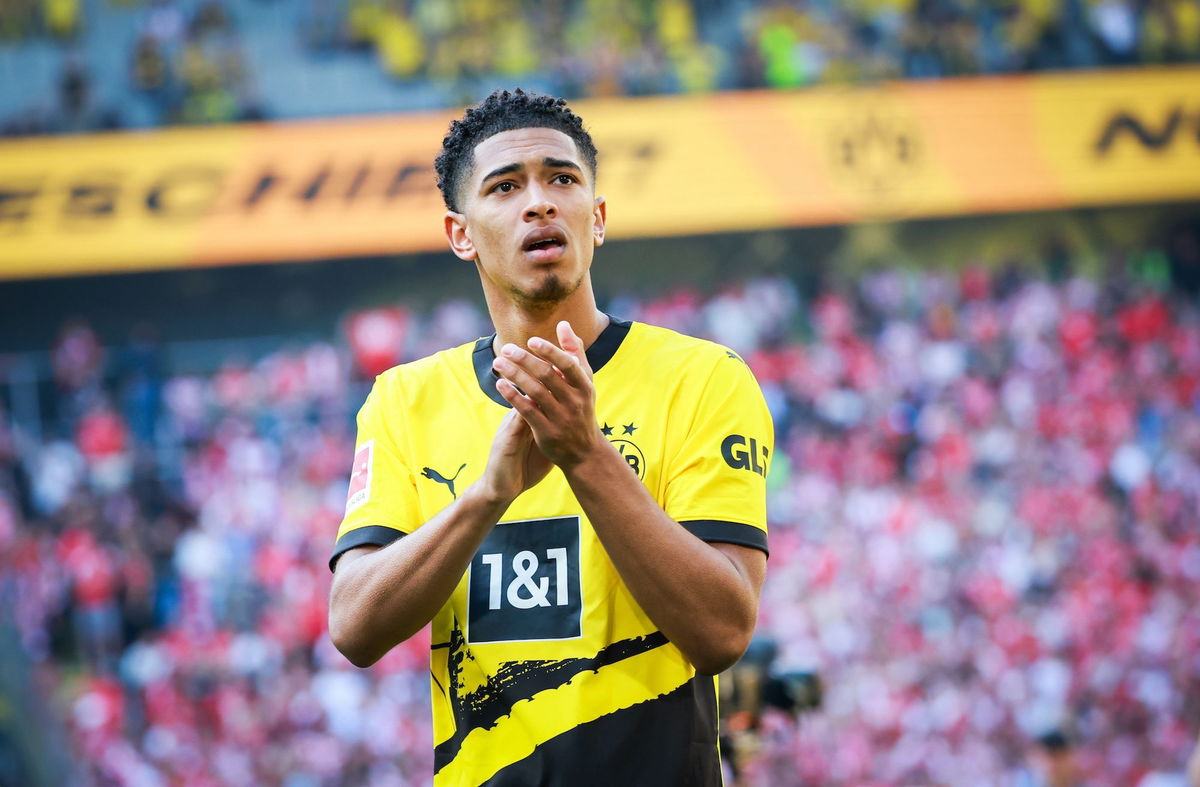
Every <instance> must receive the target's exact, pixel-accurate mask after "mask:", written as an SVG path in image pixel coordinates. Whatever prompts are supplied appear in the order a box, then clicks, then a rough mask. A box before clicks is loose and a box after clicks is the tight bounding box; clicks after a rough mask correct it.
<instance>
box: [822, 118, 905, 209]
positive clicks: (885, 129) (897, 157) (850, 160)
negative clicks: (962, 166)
mask: <svg viewBox="0 0 1200 787" xmlns="http://www.w3.org/2000/svg"><path fill="white" fill-rule="evenodd" d="M847 109H849V110H850V111H849V112H847V113H846V114H845V115H844V116H842V117H841V118H840V119H839V120H837V121H835V122H834V124H833V125H832V128H831V134H830V158H831V159H832V167H831V170H832V171H833V172H834V173H835V175H837V176H838V177H839V179H840V180H841V181H843V183H844V184H845V185H846V186H847V188H848V189H849V190H851V191H852V192H854V193H855V194H856V195H857V196H859V197H861V198H863V199H865V200H866V201H867V202H868V203H871V202H874V203H882V205H880V207H883V206H884V205H887V204H889V203H892V202H894V201H895V199H896V198H897V197H898V196H899V195H900V194H901V193H903V192H904V190H905V187H906V186H907V185H908V184H909V183H910V182H911V181H912V180H913V178H914V177H915V176H916V174H917V172H918V170H919V168H920V166H921V163H922V153H923V151H922V140H921V138H920V134H919V131H918V126H917V123H916V121H915V120H914V119H913V118H911V117H910V116H909V115H908V113H906V112H905V111H904V110H903V109H902V108H901V107H899V106H897V105H896V104H895V102H891V101H888V100H887V99H886V98H884V97H883V96H873V97H871V98H870V99H869V100H867V101H863V102H855V105H854V106H853V107H848V108H847Z"/></svg>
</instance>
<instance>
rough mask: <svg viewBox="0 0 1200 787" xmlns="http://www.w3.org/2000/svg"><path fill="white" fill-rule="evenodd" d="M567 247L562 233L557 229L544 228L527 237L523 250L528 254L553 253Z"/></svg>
mask: <svg viewBox="0 0 1200 787" xmlns="http://www.w3.org/2000/svg"><path fill="white" fill-rule="evenodd" d="M566 245H567V239H566V237H565V236H564V235H563V233H562V231H561V230H559V229H557V228H555V227H542V228H540V229H536V230H534V231H533V232H530V233H529V234H528V235H526V236H525V242H524V243H523V244H522V246H521V248H522V249H523V250H524V251H527V252H542V253H543V254H546V253H553V252H554V251H556V250H559V249H562V248H563V247H564V246H566Z"/></svg>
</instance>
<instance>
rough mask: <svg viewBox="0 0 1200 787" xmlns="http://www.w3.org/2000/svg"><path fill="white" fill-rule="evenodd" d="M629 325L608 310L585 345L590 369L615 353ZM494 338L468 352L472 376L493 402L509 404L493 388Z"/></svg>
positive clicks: (479, 342) (598, 369)
mask: <svg viewBox="0 0 1200 787" xmlns="http://www.w3.org/2000/svg"><path fill="white" fill-rule="evenodd" d="M631 325H633V323H632V321H630V320H618V319H617V318H616V317H613V316H612V315H611V314H610V315H608V327H606V328H605V329H604V330H603V331H601V332H600V335H599V336H597V337H596V341H594V342H592V345H591V346H590V347H588V348H587V352H586V355H587V359H588V364H589V365H590V366H591V367H592V372H598V371H600V368H601V367H602V366H604V364H606V363H608V362H609V360H611V359H612V357H613V356H614V355H616V353H617V348H618V347H620V346H621V342H623V341H625V337H626V335H628V334H629V326H631ZM495 340H496V334H494V333H493V334H492V335H491V336H485V337H483V338H482V339H480V340H479V341H477V342H475V349H474V351H472V353H471V362H472V364H473V365H474V366H475V379H476V380H478V381H479V389H480V390H481V391H483V392H484V393H485V394H486V395H487V398H489V399H491V400H492V401H493V402H495V403H496V404H499V405H503V406H505V407H509V406H510V405H509V403H508V402H507V401H505V399H504V397H503V396H501V395H500V392H499V391H497V390H496V381H497V380H498V379H500V378H499V377H498V376H497V375H496V372H495V371H493V370H492V361H494V360H495V359H496V353H495V351H494V350H493V349H492V343H493V342H494V341H495Z"/></svg>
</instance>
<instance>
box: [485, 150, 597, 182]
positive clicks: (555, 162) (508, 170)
mask: <svg viewBox="0 0 1200 787" xmlns="http://www.w3.org/2000/svg"><path fill="white" fill-rule="evenodd" d="M542 164H543V165H544V166H547V167H550V168H552V169H571V170H574V171H576V172H583V169H582V168H581V167H580V166H579V165H578V164H576V163H575V162H574V161H571V160H570V159H565V158H551V157H549V156H547V157H546V158H544V159H542ZM524 170H525V165H524V164H520V163H517V162H513V163H512V164H505V165H504V166H502V167H497V168H496V169H494V170H492V171H491V172H489V173H488V174H486V175H484V176H483V180H481V181H480V183H487V182H488V181H489V180H491V179H492V178H498V177H500V176H501V175H511V174H512V173H514V172H523V171H524Z"/></svg>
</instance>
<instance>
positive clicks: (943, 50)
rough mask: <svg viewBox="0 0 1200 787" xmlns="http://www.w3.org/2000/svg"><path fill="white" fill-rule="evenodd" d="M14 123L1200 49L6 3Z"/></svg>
mask: <svg viewBox="0 0 1200 787" xmlns="http://www.w3.org/2000/svg"><path fill="white" fill-rule="evenodd" d="M0 20H3V21H2V23H0V24H2V27H0V80H2V81H3V83H4V85H5V90H4V91H0V131H2V132H3V133H4V134H8V135H30V134H47V133H68V132H77V131H84V130H98V129H109V128H118V127H120V128H145V127H153V126H161V125H169V124H180V123H183V124H196V123H214V122H227V121H232V120H248V119H258V118H264V117H269V118H302V117H316V116H331V115H346V114H366V113H378V112H396V111H413V110H424V109H432V108H442V107H450V106H458V105H462V104H465V103H469V102H471V101H474V100H475V99H477V97H478V96H480V95H484V94H486V93H487V92H488V91H489V90H490V89H492V88H493V87H496V86H501V85H511V84H514V83H520V84H523V85H524V86H526V87H528V88H536V89H541V90H544V91H548V92H551V93H554V94H556V95H563V96H566V97H568V98H576V97H581V96H596V97H603V96H613V95H643V94H661V93H681V92H682V93H690V92H705V91H712V90H725V89H739V88H753V87H774V88H780V89H787V88H796V87H802V86H805V85H811V84H817V83H825V84H845V83H862V82H874V81H878V80H881V79H894V78H909V79H926V78H936V77H942V76H952V75H967V74H1007V73H1018V72H1024V71H1030V70H1060V69H1072V68H1096V67H1104V66H1120V65H1131V64H1139V63H1141V64H1150V63H1177V62H1194V61H1196V60H1200V10H1198V9H1197V6H1196V4H1195V3H1194V2H1192V1H1191V0H1162V2H1149V3H1147V2H1135V0H1069V2H1059V3H1054V2H1043V1H1042V0H989V2H970V3H966V2H958V1H957V0H875V1H869V0H857V1H856V2H851V3H835V2H829V1H828V0H820V1H815V2H750V1H749V0H695V1H694V2H689V1H688V0H650V1H648V2H640V3H633V4H629V3H620V2H617V0H575V1H574V2H570V1H568V0H556V2H549V3H531V2H521V1H519V0H503V1H502V2H485V1H484V0H457V1H456V2H442V0H410V1H409V2H399V3H391V2H382V0H123V1H121V2H117V0H103V2H101V0H90V1H86V2H85V0H37V1H35V0H4V1H3V3H2V4H0Z"/></svg>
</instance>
